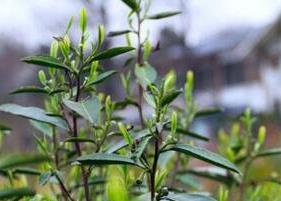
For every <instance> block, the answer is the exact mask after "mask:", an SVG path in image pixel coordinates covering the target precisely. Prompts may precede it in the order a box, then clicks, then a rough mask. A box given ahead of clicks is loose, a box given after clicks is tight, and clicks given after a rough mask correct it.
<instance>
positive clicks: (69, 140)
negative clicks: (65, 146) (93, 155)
mask: <svg viewBox="0 0 281 201" xmlns="http://www.w3.org/2000/svg"><path fill="white" fill-rule="evenodd" d="M67 142H71V143H76V142H78V143H85V142H89V143H93V144H95V143H96V142H95V141H94V140H92V139H88V138H80V137H71V138H67V139H66V140H65V141H64V143H67Z"/></svg>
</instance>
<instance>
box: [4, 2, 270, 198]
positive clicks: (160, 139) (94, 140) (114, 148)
mask: <svg viewBox="0 0 281 201" xmlns="http://www.w3.org/2000/svg"><path fill="white" fill-rule="evenodd" d="M122 2H123V3H125V4H126V5H127V6H128V7H129V9H130V13H129V14H128V29H126V30H120V31H114V32H110V33H109V34H108V36H109V37H115V36H125V37H126V41H127V45H126V46H122V47H114V48H110V49H106V50H105V49H104V47H103V43H104V39H105V37H106V34H105V29H104V27H103V26H102V25H100V26H98V34H97V35H98V38H97V41H95V42H92V41H90V37H89V36H90V33H89V31H88V23H87V22H88V20H87V14H86V10H85V9H82V10H81V12H80V21H79V25H80V32H81V35H80V40H79V43H78V44H75V43H74V42H73V41H71V39H70V37H69V32H70V30H71V28H72V23H73V20H74V18H71V19H70V21H69V23H68V25H67V28H66V31H65V33H64V35H62V36H60V37H54V41H53V42H52V44H51V47H50V54H49V55H37V56H30V57H26V58H24V59H22V61H23V62H26V63H28V64H34V65H36V66H41V67H42V69H44V70H40V71H39V72H38V79H39V81H40V84H41V86H27V87H21V88H18V89H16V90H15V91H13V92H12V94H21V93H30V94H33V95H34V94H43V95H44V108H38V107H25V106H20V105H17V104H11V103H9V104H3V105H0V110H1V111H4V112H8V113H11V114H14V115H18V116H22V117H24V118H27V119H30V123H31V124H32V126H33V127H34V128H35V129H36V130H38V131H39V132H40V133H41V134H40V135H34V137H35V141H36V143H37V147H38V150H37V153H36V154H29V155H26V156H25V155H23V154H14V155H8V156H2V157H1V160H0V171H1V174H2V175H3V176H4V178H6V179H5V181H6V183H5V184H4V185H3V187H2V189H1V190H0V199H2V200H20V199H23V200H32V201H37V200H50V201H53V200H54V201H55V200H64V201H69V200H70V201H74V200H81V201H82V200H85V201H101V200H109V201H129V200H130V201H131V200H135V201H137V200H139V201H142V200H143V201H147V200H151V201H159V200H163V201H165V200H169V201H183V200H202V201H205V200H206V201H208V200H210V201H211V200H214V199H213V198H211V197H210V194H206V193H202V192H201V193H200V192H193V193H192V192H189V191H188V187H186V186H184V187H183V186H182V184H181V185H179V184H178V180H177V179H178V178H179V177H178V176H179V175H180V174H181V173H182V172H184V171H187V168H186V167H187V166H188V162H189V159H190V158H197V159H199V160H201V161H204V162H207V163H209V164H212V165H214V166H217V167H219V168H221V169H222V170H226V171H227V173H229V175H232V176H233V178H238V179H242V180H241V182H240V181H238V182H239V184H240V185H241V194H244V192H243V190H242V189H244V186H245V185H247V184H246V181H247V168H246V167H247V166H249V165H250V163H251V161H252V158H251V157H250V158H248V157H246V158H244V159H243V160H244V161H246V162H245V163H246V164H247V165H246V167H245V171H244V174H243V175H242V174H241V172H240V170H239V169H238V168H237V166H236V165H239V164H238V163H237V161H236V160H233V158H230V157H229V155H227V154H225V152H224V151H222V150H221V153H223V154H224V155H225V156H226V157H227V158H228V159H229V160H228V159H226V158H224V157H223V156H221V155H218V154H216V153H213V152H211V151H208V150H206V149H204V148H201V147H198V146H196V145H195V144H196V141H197V140H199V141H200V140H201V141H202V140H203V141H208V140H209V139H208V138H207V137H205V136H202V135H200V134H197V133H194V132H192V131H191V130H190V129H191V128H190V125H191V123H192V122H193V121H194V120H195V119H196V118H197V117H199V116H203V115H210V114H212V113H215V112H218V111H217V110H216V109H211V110H200V109H199V108H198V107H197V105H196V103H195V101H194V98H193V87H194V78H193V73H192V72H191V71H188V72H187V73H186V83H185V85H184V87H183V89H178V88H177V86H176V73H175V72H174V71H170V72H168V73H167V74H166V75H165V76H164V77H163V78H162V77H160V76H159V75H158V73H157V70H156V69H155V68H154V67H153V66H152V65H150V64H149V58H150V55H151V54H153V53H154V52H155V51H158V50H159V48H160V45H159V44H156V45H155V46H153V45H152V43H151V42H150V41H149V36H148V35H143V33H144V31H143V30H142V29H143V24H144V23H146V22H147V21H148V20H159V19H164V18H168V17H172V16H174V15H177V14H179V12H163V13H158V14H150V5H151V1H150V0H138V1H137V0H122ZM132 37H135V40H131V38H132ZM133 41H137V42H136V45H135V47H134V45H133ZM125 53H126V56H128V55H130V57H129V58H128V59H127V61H126V62H125V64H126V65H125V67H124V68H123V69H117V70H116V69H115V70H109V69H107V68H105V67H103V65H102V63H103V62H102V61H103V60H106V59H111V58H113V57H116V56H118V55H121V54H125ZM160 59H161V58H160ZM116 74H120V79H121V83H122V86H123V88H124V92H125V95H126V96H125V98H124V100H122V101H120V100H114V97H112V96H111V95H110V94H108V93H107V92H104V91H101V89H100V88H99V87H98V85H102V84H103V83H106V82H107V81H108V79H109V78H110V77H111V76H114V75H116ZM136 88H137V89H138V92H137V93H134V92H135V91H136V90H135V89H136ZM182 95H183V99H184V100H185V107H184V108H180V107H178V106H176V105H175V104H174V101H175V99H176V98H178V97H180V96H182ZM126 107H135V108H136V109H137V111H138V116H139V121H138V122H131V123H129V120H126V119H123V118H121V117H119V116H117V112H118V114H120V112H122V111H123V113H124V112H125V111H126V110H125V109H126ZM144 107H150V108H151V109H152V111H153V112H152V114H145V113H144ZM125 115H126V116H129V115H128V114H125ZM249 118H250V117H249V115H248V116H247V115H246V116H245V117H244V120H243V121H244V124H245V125H246V126H249V128H248V127H247V130H246V131H247V136H248V139H249V140H248V141H247V143H249V145H251V146H249V147H248V152H247V154H246V156H247V155H248V153H250V152H252V151H253V150H255V151H259V150H260V148H261V146H262V143H263V142H262V138H263V135H264V131H263V128H261V131H260V133H261V134H259V141H257V142H256V144H252V141H251V140H252V136H251V134H250V126H251V121H252V120H251V119H249ZM1 130H2V131H8V130H9V129H8V128H6V127H4V126H3V127H1ZM257 143H258V144H257ZM227 153H228V152H227ZM235 153H237V152H235ZM255 153H256V152H255ZM257 153H258V154H262V153H267V152H257ZM262 155H267V154H262ZM235 156H236V155H235ZM255 156H256V155H255ZM230 161H232V162H230ZM235 164H236V165H235ZM27 167H29V168H27ZM197 170H198V169H197V168H194V167H192V168H191V169H190V170H188V171H189V173H190V172H193V173H195V172H197V173H198V171H197ZM32 176H33V177H34V176H35V177H38V181H39V184H40V185H41V186H42V187H39V188H37V189H39V191H35V190H33V189H31V188H30V187H29V186H31V184H32V182H33V179H31V177H32ZM227 181H232V180H231V179H228V180H227ZM182 183H188V182H186V181H185V182H182ZM41 189H44V190H41ZM220 200H221V201H224V200H227V190H225V189H222V190H221V192H220Z"/></svg>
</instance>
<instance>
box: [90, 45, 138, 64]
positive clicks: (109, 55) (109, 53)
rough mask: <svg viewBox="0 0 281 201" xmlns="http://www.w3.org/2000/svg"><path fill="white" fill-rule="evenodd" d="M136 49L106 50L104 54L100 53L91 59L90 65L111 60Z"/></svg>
mask: <svg viewBox="0 0 281 201" xmlns="http://www.w3.org/2000/svg"><path fill="white" fill-rule="evenodd" d="M134 49H135V48H132V47H115V48H112V49H108V50H105V51H103V52H100V53H98V54H97V55H94V56H93V57H92V58H90V61H89V63H91V62H92V61H99V60H104V59H109V58H112V57H115V56H118V55H120V54H124V53H126V52H130V51H132V50H134Z"/></svg>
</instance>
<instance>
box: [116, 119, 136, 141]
mask: <svg viewBox="0 0 281 201" xmlns="http://www.w3.org/2000/svg"><path fill="white" fill-rule="evenodd" d="M118 128H119V131H120V132H121V133H122V135H123V137H124V139H125V141H126V142H127V143H128V144H129V146H132V144H133V138H132V136H131V134H130V133H129V132H128V130H127V128H126V126H125V125H124V124H123V123H122V122H119V123H118Z"/></svg>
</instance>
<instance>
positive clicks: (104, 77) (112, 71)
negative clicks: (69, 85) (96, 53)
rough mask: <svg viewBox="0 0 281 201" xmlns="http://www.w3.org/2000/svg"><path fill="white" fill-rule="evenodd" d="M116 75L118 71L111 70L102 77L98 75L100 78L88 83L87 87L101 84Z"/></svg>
mask: <svg viewBox="0 0 281 201" xmlns="http://www.w3.org/2000/svg"><path fill="white" fill-rule="evenodd" d="M116 73H117V71H115V70H109V71H106V72H104V73H101V74H100V75H98V77H97V78H96V79H94V80H90V81H89V82H87V84H86V86H91V85H95V84H98V83H101V82H103V81H104V80H106V79H107V78H109V77H111V76H112V75H114V74H116Z"/></svg>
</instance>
